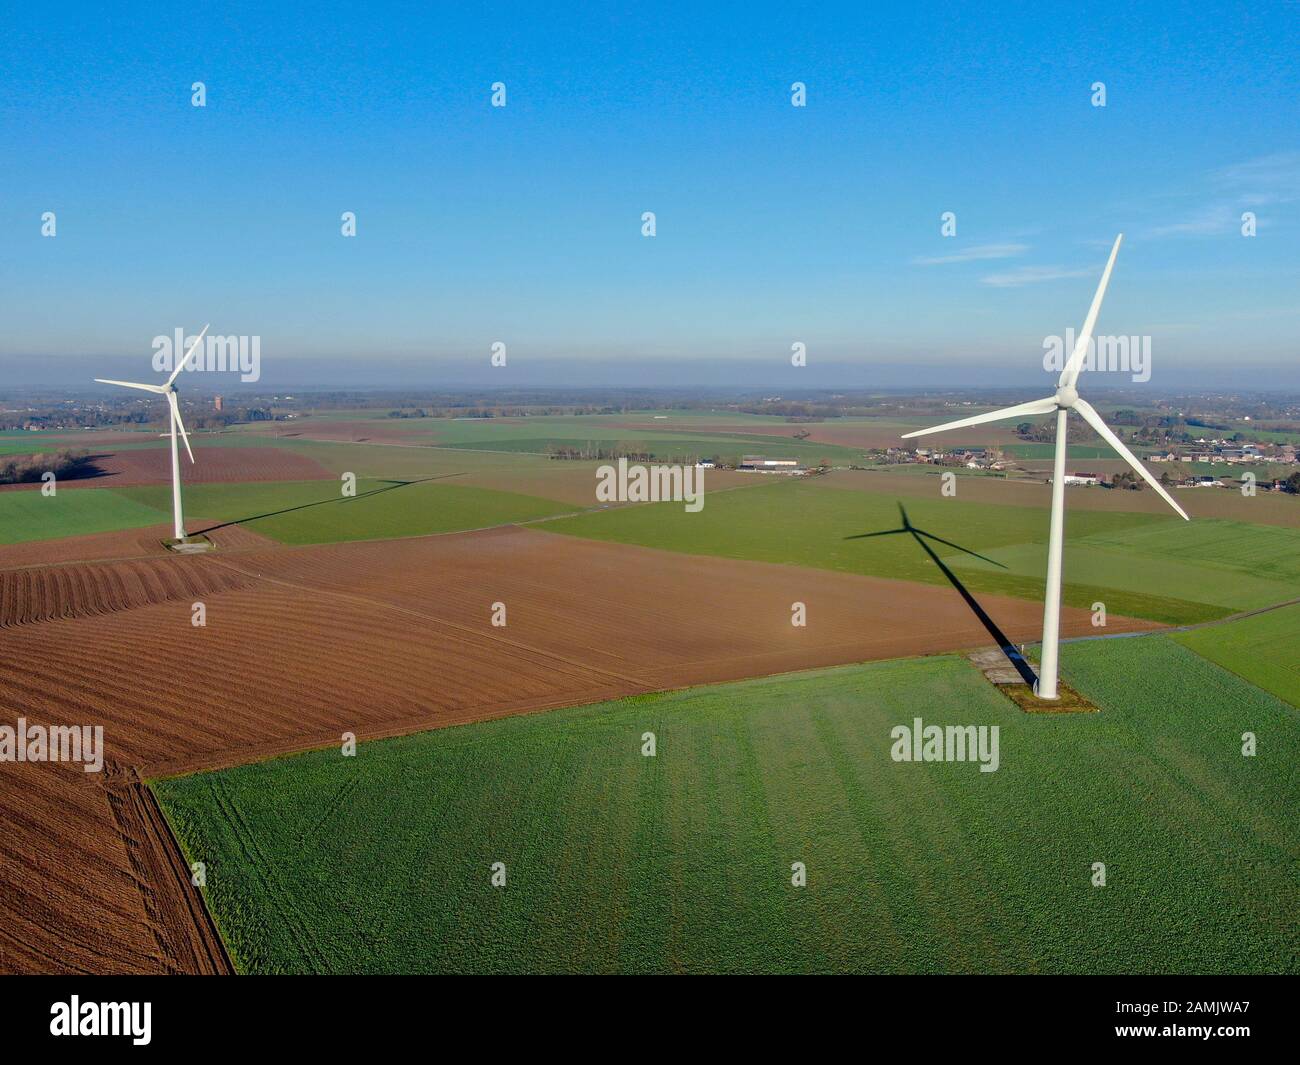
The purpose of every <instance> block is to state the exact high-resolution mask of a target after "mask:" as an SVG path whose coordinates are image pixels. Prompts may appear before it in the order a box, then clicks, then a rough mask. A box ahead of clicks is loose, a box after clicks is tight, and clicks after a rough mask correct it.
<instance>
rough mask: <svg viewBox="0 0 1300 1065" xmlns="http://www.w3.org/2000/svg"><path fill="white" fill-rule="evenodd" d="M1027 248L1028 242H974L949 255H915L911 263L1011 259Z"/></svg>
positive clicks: (917, 264) (931, 263)
mask: <svg viewBox="0 0 1300 1065" xmlns="http://www.w3.org/2000/svg"><path fill="white" fill-rule="evenodd" d="M1028 250H1029V245H1028V244H975V245H972V246H971V247H969V248H963V249H962V250H961V251H955V252H953V253H952V254H951V255H930V256H917V257H916V258H914V259H913V260H912V263H913V264H914V265H916V266H941V265H944V264H946V263H973V262H982V261H984V260H986V259H1012V258H1015V256H1017V255H1024V253H1025V252H1027V251H1028Z"/></svg>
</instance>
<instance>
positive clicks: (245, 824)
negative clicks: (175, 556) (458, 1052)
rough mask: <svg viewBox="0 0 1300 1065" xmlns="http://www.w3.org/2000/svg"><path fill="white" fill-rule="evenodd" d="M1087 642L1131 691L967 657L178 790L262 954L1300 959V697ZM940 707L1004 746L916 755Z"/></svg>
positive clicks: (854, 967)
mask: <svg viewBox="0 0 1300 1065" xmlns="http://www.w3.org/2000/svg"><path fill="white" fill-rule="evenodd" d="M1063 651H1064V664H1065V673H1066V678H1067V680H1069V681H1070V683H1071V684H1073V685H1075V686H1076V687H1078V688H1079V689H1080V690H1082V691H1084V692H1085V693H1087V694H1088V695H1089V697H1090V698H1092V699H1093V700H1094V701H1095V702H1097V703H1098V704H1099V705H1100V706H1101V707H1102V712H1101V713H1099V714H1096V715H1069V716H1061V717H1055V716H1052V715H1043V716H1037V715H1027V714H1024V713H1022V712H1021V711H1020V710H1019V709H1018V708H1016V707H1015V706H1014V705H1013V704H1012V703H1010V702H1009V701H1008V700H1007V699H1005V698H1004V697H1003V696H1002V695H1001V694H999V693H998V692H997V691H996V690H995V689H993V688H992V687H991V686H989V685H988V684H987V683H986V682H985V681H984V680H983V678H982V677H981V676H980V675H979V674H978V672H976V671H975V670H974V668H973V667H972V666H971V665H970V664H969V663H967V662H966V661H965V660H963V659H959V658H951V657H936V658H929V659H917V660H908V661H896V662H887V663H877V664H875V665H870V666H861V667H848V668H840V669H832V670H823V671H817V672H813V673H804V674H791V675H787V676H780V677H771V678H766V679H760V680H752V681H745V682H741V683H737V684H727V685H719V686H713V687H704V688H693V689H686V690H683V691H677V692H668V693H663V694H658V695H650V696H640V697H635V698H631V699H623V700H619V701H616V702H612V703H602V704H597V705H594V706H587V707H579V708H574V709H570V710H562V711H556V712H553V713H550V714H546V715H542V716H535V717H533V716H530V717H521V718H513V719H508V720H503V721H496V722H487V723H483V724H477V725H470V726H465V727H460V728H449V729H443V730H438V731H434V732H427V733H420V734H416V735H411V736H407V737H403V738H398V739H393V740H385V741H377V742H374V743H368V744H364V745H363V746H362V747H361V749H360V750H359V752H358V754H357V756H356V757H354V758H344V757H341V756H340V754H339V752H338V751H337V750H336V749H329V750H322V751H317V752H313V753H308V754H304V755H298V756H295V757H291V758H283V759H278V760H275V761H270V762H264V763H261V764H257V765H246V766H241V767H238V768H234V769H229V770H224V771H221V772H218V773H208V774H198V775H193V776H189V777H184V778H174V779H163V780H157V781H154V782H153V787H154V789H155V791H156V793H157V794H158V796H159V798H160V800H161V802H162V804H163V807H164V809H165V811H166V814H167V817H168V819H169V820H170V822H171V824H172V826H173V828H174V829H175V831H176V833H177V835H178V836H179V838H180V840H181V843H182V846H183V848H184V850H185V852H186V855H187V857H188V859H190V860H192V861H203V862H205V863H206V865H207V868H208V870H209V872H208V885H207V889H206V895H207V900H208V903H209V905H210V907H211V909H212V912H213V913H214V915H215V917H216V920H217V923H218V926H219V928H220V930H221V933H222V935H223V936H224V938H225V940H226V942H227V944H228V946H229V948H230V952H231V955H232V957H233V958H234V960H235V962H236V964H237V966H238V967H239V968H240V969H241V970H242V971H245V972H302V971H326V972H357V971H361V972H518V971H542V972H611V971H612V972H719V971H721V972H742V971H743V972H847V971H854V972H887V973H925V972H984V971H994V972H1081V973H1120V972H1162V971H1184V972H1192V971H1195V972H1239V971H1258V972H1278V971H1294V970H1295V967H1296V965H1297V951H1298V950H1300V930H1298V929H1297V926H1296V923H1295V921H1294V914H1295V913H1296V912H1297V910H1298V909H1300V885H1298V883H1297V881H1296V879H1295V876H1294V869H1295V865H1296V862H1297V860H1300V837H1298V836H1297V833H1296V832H1295V828H1294V816H1293V811H1294V808H1295V804H1296V802H1297V800H1300V783H1298V782H1297V780H1296V778H1295V775H1294V772H1293V768H1294V765H1295V764H1296V763H1297V760H1300V738H1298V737H1297V732H1296V729H1295V727H1294V725H1295V716H1294V715H1295V711H1294V709H1293V708H1291V707H1289V706H1287V705H1286V704H1285V703H1283V702H1281V701H1280V700H1278V699H1275V698H1274V697H1273V696H1271V695H1268V694H1266V693H1264V692H1261V691H1259V690H1258V689H1257V688H1254V687H1252V686H1251V685H1250V684H1248V683H1246V682H1245V681H1243V680H1241V679H1240V678H1238V677H1236V676H1234V675H1232V674H1231V673H1229V672H1227V671H1225V670H1222V669H1220V668H1219V667H1218V666H1215V665H1213V664H1212V663H1210V662H1208V661H1206V660H1205V659H1203V658H1201V657H1199V656H1198V655H1196V654H1194V653H1193V652H1192V651H1190V650H1188V649H1187V648H1185V647H1182V646H1180V645H1179V644H1177V643H1175V642H1174V641H1172V640H1169V639H1168V638H1165V637H1158V636H1157V637H1142V638H1136V639H1128V640H1114V641H1097V642H1091V643H1087V644H1074V645H1068V646H1066V647H1065V648H1064V649H1063ZM1134 676H1143V677H1145V678H1146V681H1145V682H1144V683H1143V684H1142V685H1136V686H1135V685H1134V684H1133V681H1132V678H1133V677H1134ZM916 717H920V718H922V719H924V720H925V721H926V722H927V723H938V724H974V725H977V726H978V725H997V726H998V727H999V730H1000V741H999V765H998V769H997V771H996V772H987V773H985V772H980V771H979V767H978V765H977V764H975V763H974V762H964V763H953V762H944V763H908V762H895V761H893V760H892V759H891V757H890V747H891V737H890V731H891V729H892V728H893V727H894V726H896V725H898V724H907V725H911V723H912V721H913V719H914V718H916ZM1246 730H1251V731H1254V732H1256V733H1257V734H1258V735H1259V736H1260V742H1261V752H1264V751H1267V756H1264V754H1263V753H1261V755H1260V756H1258V757H1255V758H1244V757H1242V755H1241V751H1240V746H1241V740H1240V737H1241V734H1242V732H1243V731H1246ZM647 732H652V733H654V736H655V739H656V754H655V756H654V757H645V756H644V755H643V754H642V753H641V752H642V744H643V743H644V740H643V736H644V734H645V733H647ZM497 862H500V863H503V865H504V870H505V876H506V881H505V885H504V886H503V887H493V886H491V883H490V877H491V875H492V869H493V864H494V863H497ZM795 862H802V863H804V865H805V866H806V870H807V886H806V887H795V886H793V885H792V882H791V876H792V872H791V869H792V864H793V863H795ZM1095 862H1104V863H1105V865H1106V870H1107V874H1106V875H1107V883H1106V886H1105V887H1104V888H1099V887H1094V886H1092V883H1091V879H1092V876H1093V863H1095ZM1229 900H1230V904H1228V903H1229ZM1067 915H1068V917H1067Z"/></svg>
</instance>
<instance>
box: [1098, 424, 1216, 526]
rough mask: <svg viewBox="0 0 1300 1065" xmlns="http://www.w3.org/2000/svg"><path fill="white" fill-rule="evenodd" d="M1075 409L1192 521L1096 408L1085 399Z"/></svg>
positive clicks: (1146, 479) (1138, 472)
mask: <svg viewBox="0 0 1300 1065" xmlns="http://www.w3.org/2000/svg"><path fill="white" fill-rule="evenodd" d="M1074 409H1075V410H1077V411H1078V412H1079V413H1080V414H1082V415H1083V420H1084V421H1086V422H1087V423H1088V424H1089V425H1091V426H1092V427H1093V428H1094V429H1096V430H1097V434H1098V435H1099V436H1100V437H1101V438H1102V439H1103V440H1105V441H1106V443H1108V444H1109V445H1110V446H1111V447H1113V448H1114V449H1115V450H1116V451H1118V452H1119V453H1120V456H1121V457H1122V458H1123V459H1124V461H1125V462H1127V463H1128V464H1129V465H1130V466H1132V467H1133V470H1134V472H1135V473H1137V475H1138V476H1139V477H1141V478H1142V480H1144V481H1146V483H1147V484H1149V485H1150V486H1151V487H1152V488H1154V489H1155V490H1156V491H1157V492H1159V493H1160V496H1161V498H1162V499H1164V501H1165V502H1166V503H1168V504H1169V505H1170V506H1171V507H1173V508H1174V510H1176V511H1178V513H1179V514H1180V515H1182V518H1183V520H1184V521H1191V520H1192V519H1191V518H1189V517H1188V516H1187V511H1185V510H1184V509H1183V508H1182V507H1180V506H1179V505H1178V504H1177V503H1175V502H1174V498H1173V496H1171V495H1170V494H1169V493H1168V492H1166V491H1165V489H1164V486H1163V485H1162V484H1161V483H1160V482H1159V481H1157V480H1156V479H1155V478H1154V477H1153V476H1151V471H1150V470H1148V469H1147V468H1146V467H1145V466H1143V465H1142V463H1141V462H1140V461H1138V458H1137V456H1136V455H1134V454H1133V452H1131V451H1130V450H1129V449H1128V448H1126V447H1125V446H1124V441H1123V440H1121V439H1120V438H1119V437H1118V436H1116V435H1115V434H1114V433H1113V432H1111V430H1110V426H1109V425H1107V424H1106V423H1105V422H1104V421H1102V420H1101V415H1100V414H1098V413H1097V411H1096V408H1094V407H1093V405H1092V404H1091V403H1089V402H1088V401H1087V400H1084V399H1076V400H1075V401H1074Z"/></svg>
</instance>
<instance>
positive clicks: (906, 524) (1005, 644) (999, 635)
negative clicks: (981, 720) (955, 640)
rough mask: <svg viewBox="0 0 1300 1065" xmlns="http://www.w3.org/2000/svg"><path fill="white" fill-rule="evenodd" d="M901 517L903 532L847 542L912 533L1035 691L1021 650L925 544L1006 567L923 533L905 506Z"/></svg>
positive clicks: (862, 536) (883, 532)
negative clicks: (937, 545)
mask: <svg viewBox="0 0 1300 1065" xmlns="http://www.w3.org/2000/svg"><path fill="white" fill-rule="evenodd" d="M898 513H899V515H900V516H901V517H902V519H903V524H902V526H901V527H900V528H897V529H882V530H881V531H880V532H873V533H858V534H857V535H856V536H846V537H844V539H846V540H869V539H871V538H872V537H875V536H897V535H898V534H899V533H910V534H911V536H912V539H913V540H915V541H916V542H917V543H918V544H920V545H921V548H922V550H924V551H925V553H926V554H927V555H929V556H930V560H931V561H932V562H933V563H934V564H935V565H936V566H938V567H939V569H940V571H941V572H942V573H943V575H944V576H945V577H947V578H948V581H949V583H950V584H951V585H952V586H953V587H954V588H956V589H957V591H958V592H959V593H960V594H961V597H962V598H963V599H964V600H965V601H966V605H967V606H968V607H970V608H971V610H972V611H973V612H974V614H975V616H976V617H977V618H979V620H980V624H982V625H983V626H984V627H985V628H986V629H988V632H989V635H990V636H992V637H993V639H994V640H996V641H997V644H998V647H1000V648H1001V649H1002V653H1003V654H1004V655H1006V656H1007V660H1008V661H1009V662H1010V663H1011V664H1012V665H1013V666H1015V668H1016V672H1017V673H1019V674H1020V676H1021V677H1023V678H1024V681H1025V683H1026V684H1028V685H1029V686H1030V687H1031V688H1033V687H1035V686H1036V685H1037V684H1038V677H1037V676H1036V675H1035V674H1034V671H1033V670H1032V669H1031V668H1030V666H1029V663H1028V662H1027V661H1025V656H1024V655H1022V654H1021V653H1020V650H1019V648H1017V647H1016V645H1015V644H1013V643H1012V642H1011V641H1010V640H1008V639H1007V636H1006V633H1004V632H1003V631H1002V630H1001V629H1000V628H998V623H997V622H996V621H994V620H993V619H992V618H991V617H989V615H988V612H987V611H986V610H985V609H984V608H983V607H982V606H980V604H979V601H978V600H977V599H976V598H975V597H974V596H973V595H971V593H970V592H969V591H968V590H967V588H966V586H965V585H964V584H962V582H961V580H960V579H959V578H958V577H957V574H955V573H953V571H952V570H951V569H949V568H948V567H947V566H946V565H945V564H944V561H943V559H941V558H940V557H939V556H938V555H937V554H935V552H934V548H932V547H931V546H930V545H929V544H928V543H926V541H927V540H933V541H935V543H939V544H943V545H945V546H946V547H951V548H953V549H955V550H957V551H961V552H963V553H965V554H967V555H970V556H971V557H973V558H978V559H980V560H981V561H982V562H989V563H992V564H993V565H994V566H997V567H998V568H1000V569H1006V568H1007V567H1006V566H1004V565H1002V563H1001V562H998V561H997V560H996V559H992V558H987V557H986V556H984V555H981V554H979V552H977V551H972V550H970V548H967V547H962V546H961V544H954V543H953V542H952V541H951V540H945V539H944V538H943V537H942V536H935V535H934V533H929V532H926V531H925V530H924V529H918V528H917V527H916V526H915V525H913V524H912V521H911V519H910V518H909V517H908V516H907V509H906V508H905V507H904V506H903V504H902V503H899V504H898Z"/></svg>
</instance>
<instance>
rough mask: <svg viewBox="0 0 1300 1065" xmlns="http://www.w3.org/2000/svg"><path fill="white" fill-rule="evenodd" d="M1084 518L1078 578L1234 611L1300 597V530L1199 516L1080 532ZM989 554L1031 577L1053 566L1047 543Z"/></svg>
mask: <svg viewBox="0 0 1300 1065" xmlns="http://www.w3.org/2000/svg"><path fill="white" fill-rule="evenodd" d="M1078 517H1079V513H1078V512H1076V513H1074V514H1071V515H1070V519H1069V535H1068V537H1067V543H1066V559H1065V565H1066V573H1067V575H1068V576H1069V577H1070V579H1071V580H1075V581H1079V582H1082V583H1084V584H1088V585H1093V586H1100V587H1114V588H1127V589H1140V590H1142V591H1144V592H1150V593H1151V594H1154V595H1162V596H1171V597H1177V596H1183V597H1187V598H1194V599H1196V600H1197V601H1198V602H1202V603H1209V604H1213V605H1215V606H1220V607H1225V608H1231V609H1232V610H1234V611H1236V610H1249V609H1254V608H1257V607H1261V606H1268V605H1270V604H1273V603H1278V602H1282V601H1284V600H1286V599H1290V598H1293V597H1297V596H1300V530H1296V529H1282V528H1278V527H1276V526H1272V525H1254V524H1248V523H1246V522H1238V521H1225V520H1222V519H1215V518H1198V519H1197V520H1196V521H1192V522H1184V521H1176V520H1175V521H1159V522H1152V523H1149V524H1147V525H1142V526H1130V527H1127V528H1123V529H1113V530H1104V531H1096V532H1091V533H1087V532H1083V531H1082V530H1076V527H1075V526H1076V524H1077V522H1078ZM983 554H985V555H987V556H988V557H989V558H992V559H994V560H996V561H997V562H1000V563H1002V564H1003V565H1004V566H1007V567H1008V568H1009V569H1010V570H1011V572H1013V573H1018V574H1023V575H1025V576H1034V575H1037V574H1041V573H1043V572H1044V570H1045V569H1046V566H1047V549H1046V546H1045V545H1044V544H1042V543H1036V544H1017V545H1015V546H1013V547H1010V548H1005V549H1003V548H994V549H990V550H989V551H986V552H983ZM950 564H951V565H952V566H953V567H954V568H957V569H959V570H961V571H962V572H963V573H965V572H966V571H973V570H979V571H981V572H987V573H1000V572H1002V571H1000V570H998V569H997V568H996V567H994V566H991V565H989V564H988V563H987V562H982V561H980V560H978V559H973V558H971V557H970V556H962V557H957V558H953V559H951V560H950Z"/></svg>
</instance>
